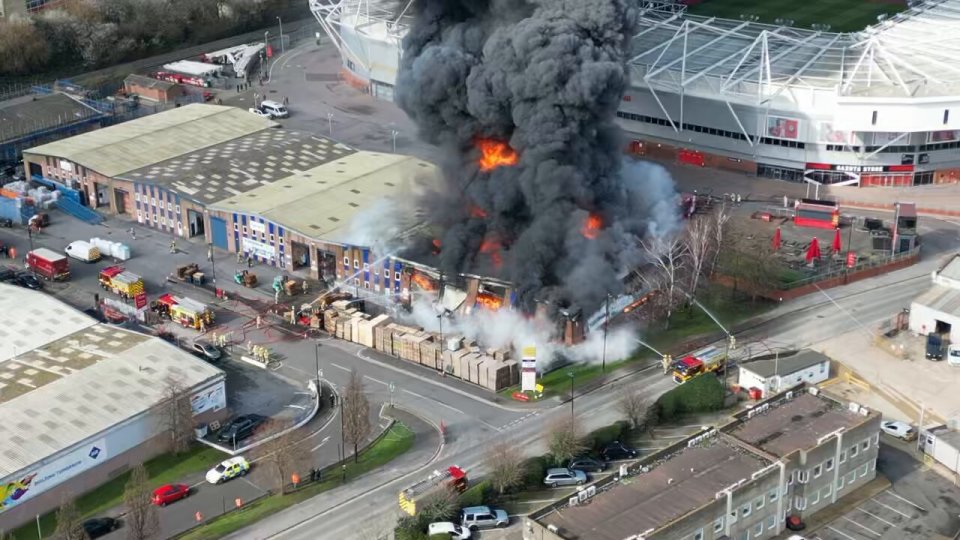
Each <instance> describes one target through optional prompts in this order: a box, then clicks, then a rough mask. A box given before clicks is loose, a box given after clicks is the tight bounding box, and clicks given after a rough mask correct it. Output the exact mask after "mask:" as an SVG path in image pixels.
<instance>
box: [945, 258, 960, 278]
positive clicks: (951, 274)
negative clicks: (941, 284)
mask: <svg viewBox="0 0 960 540" xmlns="http://www.w3.org/2000/svg"><path fill="white" fill-rule="evenodd" d="M940 275H941V276H943V277H945V278H948V279H954V280H957V281H960V255H954V256H953V258H952V259H950V262H948V263H947V264H945V265H944V266H943V269H942V270H940Z"/></svg>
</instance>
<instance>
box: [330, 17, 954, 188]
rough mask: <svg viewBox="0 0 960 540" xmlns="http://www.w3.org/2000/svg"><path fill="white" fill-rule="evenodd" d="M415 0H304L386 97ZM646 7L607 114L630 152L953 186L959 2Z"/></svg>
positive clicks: (357, 78)
mask: <svg viewBox="0 0 960 540" xmlns="http://www.w3.org/2000/svg"><path fill="white" fill-rule="evenodd" d="M414 2H416V0H406V1H404V2H402V3H401V4H402V5H401V7H400V8H396V9H395V6H392V5H389V4H386V3H384V2H380V1H377V0H351V1H344V2H333V3H330V2H321V1H318V0H314V1H312V2H311V9H312V10H313V12H314V15H315V16H316V18H317V20H318V21H319V22H320V24H321V26H322V27H323V28H324V30H325V31H326V32H327V34H328V35H329V36H330V38H331V40H332V41H333V43H334V44H335V45H336V46H337V47H338V49H339V51H340V54H341V57H342V71H341V72H342V75H343V77H344V80H346V81H348V82H350V83H351V84H353V85H354V86H356V87H358V88H360V89H361V90H363V91H365V92H368V93H370V94H372V95H373V96H376V97H378V98H380V99H388V100H392V99H393V97H394V87H395V84H396V77H397V73H398V72H399V69H400V67H399V66H400V64H401V61H400V58H401V52H402V47H401V43H402V41H403V37H404V35H405V34H406V32H407V29H408V27H409V25H410V24H411V20H412V17H413V15H412V14H413V13H414V12H415V10H414V9H411V8H410V4H413V3H414ZM644 5H645V6H646V7H645V9H643V10H642V12H641V16H640V18H639V22H638V27H637V29H636V31H635V34H634V39H633V43H632V45H631V49H632V50H633V51H634V52H633V53H632V55H629V56H628V58H629V62H630V67H631V70H630V73H631V84H630V88H629V89H628V91H627V92H626V94H625V95H624V96H623V101H622V102H621V104H620V110H619V111H618V113H617V116H618V117H619V118H618V119H619V121H620V124H621V126H622V127H623V128H624V130H625V131H626V132H627V133H626V135H627V136H628V137H631V138H632V139H633V141H632V143H631V144H630V148H629V150H630V152H631V153H634V154H636V155H641V156H649V157H652V158H656V159H662V160H669V161H675V162H678V163H686V164H689V165H693V166H697V167H715V168H721V169H729V170H735V171H740V172H744V173H747V174H750V175H757V176H762V177H769V178H776V179H782V180H789V181H795V182H808V183H811V184H836V185H860V186H912V185H922V184H931V183H938V184H939V183H956V182H958V181H960V158H958V157H957V154H956V148H957V147H958V145H960V114H958V113H953V114H952V115H951V110H952V109H956V108H957V107H956V105H957V104H958V102H957V98H956V93H955V86H956V83H957V80H958V79H957V78H958V76H960V75H958V74H960V64H958V63H957V57H956V55H955V54H954V53H953V52H952V51H951V50H950V48H949V46H943V47H941V46H940V43H939V40H949V39H950V38H949V37H946V34H943V33H940V34H938V33H937V29H939V28H942V27H943V25H945V24H952V23H953V22H954V21H956V18H957V9H958V7H960V0H945V1H944V0H926V1H918V2H911V4H910V5H911V6H912V7H910V8H909V9H907V10H905V11H903V12H901V13H898V14H896V15H895V16H893V17H890V18H888V19H886V20H883V21H882V22H879V23H877V24H876V25H875V26H872V27H869V28H867V29H866V30H864V31H862V32H856V33H837V32H830V31H829V29H819V30H814V29H804V28H796V27H790V26H776V25H770V24H763V23H757V22H751V21H749V20H746V21H744V20H733V19H721V18H715V17H710V18H708V17H699V16H693V15H687V14H686V9H687V8H686V5H685V3H684V2H681V1H679V0H663V1H655V2H645V3H644ZM397 13H400V14H401V15H400V16H397V15H396V14H397Z"/></svg>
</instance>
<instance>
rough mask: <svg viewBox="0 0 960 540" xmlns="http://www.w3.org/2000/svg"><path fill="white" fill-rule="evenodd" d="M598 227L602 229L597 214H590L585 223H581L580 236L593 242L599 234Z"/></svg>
mask: <svg viewBox="0 0 960 540" xmlns="http://www.w3.org/2000/svg"><path fill="white" fill-rule="evenodd" d="M600 227H603V219H601V218H600V216H598V215H597V214H590V215H589V216H587V219H586V221H584V222H583V227H581V228H580V234H582V235H583V237H584V238H587V239H589V240H593V239H594V238H596V237H597V235H599V234H600Z"/></svg>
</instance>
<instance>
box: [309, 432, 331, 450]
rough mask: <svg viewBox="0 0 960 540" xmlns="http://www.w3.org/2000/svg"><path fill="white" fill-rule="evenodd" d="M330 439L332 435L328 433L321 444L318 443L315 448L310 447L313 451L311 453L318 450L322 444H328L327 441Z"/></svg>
mask: <svg viewBox="0 0 960 540" xmlns="http://www.w3.org/2000/svg"><path fill="white" fill-rule="evenodd" d="M329 440H330V436H329V435H327V436H326V437H324V438H323V440H322V441H320V444H318V445H316V446H314V447H313V448H311V449H310V452H311V453H312V452H316V451H317V450H319V449H320V447H321V446H323V445H324V444H326V442H327V441H329Z"/></svg>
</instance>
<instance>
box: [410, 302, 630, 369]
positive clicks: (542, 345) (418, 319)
mask: <svg viewBox="0 0 960 540" xmlns="http://www.w3.org/2000/svg"><path fill="white" fill-rule="evenodd" d="M411 307H412V309H411V312H410V314H409V315H408V318H409V321H407V322H409V323H411V324H414V325H416V326H420V327H423V328H424V329H425V330H428V331H431V332H439V331H440V330H441V328H440V325H441V320H440V318H438V314H439V309H438V308H437V305H436V304H435V303H433V302H432V301H431V300H429V299H426V298H423V297H420V298H414V301H413V302H411ZM442 324H443V335H444V336H445V337H452V336H455V335H462V336H464V337H465V338H466V339H467V340H475V341H476V342H477V344H478V345H479V346H480V348H481V349H488V348H495V349H501V348H510V349H512V350H513V351H514V353H515V356H514V358H515V359H519V354H520V352H521V351H522V350H523V348H524V347H529V346H531V345H532V346H535V347H536V348H537V362H538V369H541V370H543V369H548V368H549V366H550V364H551V363H552V362H553V361H555V360H556V359H558V358H560V357H564V358H566V359H568V360H571V361H574V362H583V363H600V362H601V359H602V358H603V332H602V331H595V332H591V333H590V334H589V335H588V337H587V339H586V340H585V341H583V342H582V343H579V344H577V345H573V346H567V345H564V344H563V343H561V342H560V337H561V336H558V335H556V332H555V328H556V327H555V325H554V324H553V323H552V322H550V321H547V320H545V319H541V318H535V317H531V318H528V317H525V316H523V315H521V314H520V313H519V312H517V311H514V310H510V309H500V310H498V311H490V310H487V309H476V310H475V311H474V312H473V313H471V314H470V315H448V316H445V317H443V322H442ZM636 344H637V332H636V331H635V330H632V329H628V328H625V327H620V328H615V329H612V330H610V331H609V332H608V333H607V353H606V359H607V362H608V363H610V362H615V361H617V360H620V359H623V358H626V357H628V356H629V355H630V353H632V352H633V351H634V349H635V348H636Z"/></svg>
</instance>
